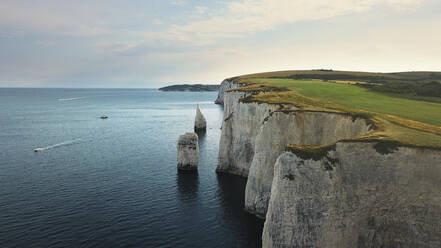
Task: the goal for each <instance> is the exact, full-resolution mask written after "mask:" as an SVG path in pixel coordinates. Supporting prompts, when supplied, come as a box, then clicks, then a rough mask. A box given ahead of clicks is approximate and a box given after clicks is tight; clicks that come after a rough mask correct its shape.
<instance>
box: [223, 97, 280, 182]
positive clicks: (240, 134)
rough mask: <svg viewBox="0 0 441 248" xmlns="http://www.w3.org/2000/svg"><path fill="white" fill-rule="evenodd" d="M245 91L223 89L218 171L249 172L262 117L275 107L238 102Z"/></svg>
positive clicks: (242, 174)
mask: <svg viewBox="0 0 441 248" xmlns="http://www.w3.org/2000/svg"><path fill="white" fill-rule="evenodd" d="M245 95H246V94H244V93H242V92H226V93H225V95H224V98H223V101H224V120H223V123H222V133H221V138H220V145H219V163H218V167H217V171H218V172H228V173H231V174H236V175H240V176H244V177H246V176H248V171H249V168H250V166H251V161H252V160H253V157H254V142H255V139H256V135H257V132H258V130H259V128H260V126H261V125H262V122H263V120H264V119H265V117H267V116H269V114H270V112H271V111H274V110H276V109H277V108H278V106H275V105H269V104H257V103H251V104H248V103H241V102H239V99H240V98H242V97H244V96H245Z"/></svg>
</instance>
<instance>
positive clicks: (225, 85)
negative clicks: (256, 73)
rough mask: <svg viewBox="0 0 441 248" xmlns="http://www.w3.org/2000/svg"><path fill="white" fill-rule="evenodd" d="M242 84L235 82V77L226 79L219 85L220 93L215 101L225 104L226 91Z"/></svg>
mask: <svg viewBox="0 0 441 248" xmlns="http://www.w3.org/2000/svg"><path fill="white" fill-rule="evenodd" d="M240 86H241V84H238V83H235V82H234V80H233V79H225V80H224V81H222V83H221V85H220V87H219V93H218V95H217V99H216V101H214V103H216V104H221V105H224V93H225V92H227V91H228V90H232V89H235V88H238V87H240Z"/></svg>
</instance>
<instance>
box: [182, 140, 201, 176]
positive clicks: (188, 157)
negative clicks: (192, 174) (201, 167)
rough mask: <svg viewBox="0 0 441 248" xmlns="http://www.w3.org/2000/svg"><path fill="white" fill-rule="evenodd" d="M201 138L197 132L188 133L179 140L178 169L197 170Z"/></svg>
mask: <svg viewBox="0 0 441 248" xmlns="http://www.w3.org/2000/svg"><path fill="white" fill-rule="evenodd" d="M198 143H199V139H198V136H197V134H195V133H186V134H183V135H181V136H179V140H178V147H177V148H178V151H177V153H178V155H177V162H178V170H182V171H196V170H197V169H198V163H199V144H198Z"/></svg>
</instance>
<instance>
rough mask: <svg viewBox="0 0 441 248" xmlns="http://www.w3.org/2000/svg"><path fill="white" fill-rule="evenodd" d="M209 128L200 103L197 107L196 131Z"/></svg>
mask: <svg viewBox="0 0 441 248" xmlns="http://www.w3.org/2000/svg"><path fill="white" fill-rule="evenodd" d="M205 130H207V121H206V120H205V117H204V115H203V114H202V112H201V109H200V108H199V104H198V106H197V107H196V118H195V120H194V131H195V132H201V131H202V132H203V131H205Z"/></svg>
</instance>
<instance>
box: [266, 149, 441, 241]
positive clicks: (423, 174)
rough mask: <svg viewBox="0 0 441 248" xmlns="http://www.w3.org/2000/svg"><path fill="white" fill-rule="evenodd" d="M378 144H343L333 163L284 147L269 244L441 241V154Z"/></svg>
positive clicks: (269, 221) (272, 205)
mask: <svg viewBox="0 0 441 248" xmlns="http://www.w3.org/2000/svg"><path fill="white" fill-rule="evenodd" d="M374 145H375V144H371V143H337V145H336V150H335V151H330V152H329V153H328V155H329V156H330V158H332V161H334V162H331V161H329V158H323V159H321V160H318V161H314V160H311V159H310V160H304V159H301V158H299V157H297V156H296V155H294V154H293V153H290V152H286V153H283V154H282V155H281V156H280V157H279V158H278V160H277V163H276V165H275V168H274V180H273V184H272V191H271V200H270V204H269V209H268V214H267V215H266V222H265V227H264V233H263V247H336V248H337V247H348V248H349V247H409V248H410V247H433V248H434V247H441V224H440V220H441V180H440V178H441V166H440V161H441V152H439V151H433V150H427V149H418V148H403V147H401V148H398V149H397V150H396V151H394V152H393V153H390V154H381V153H379V152H377V151H376V149H375V148H374ZM329 165H330V166H329Z"/></svg>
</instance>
